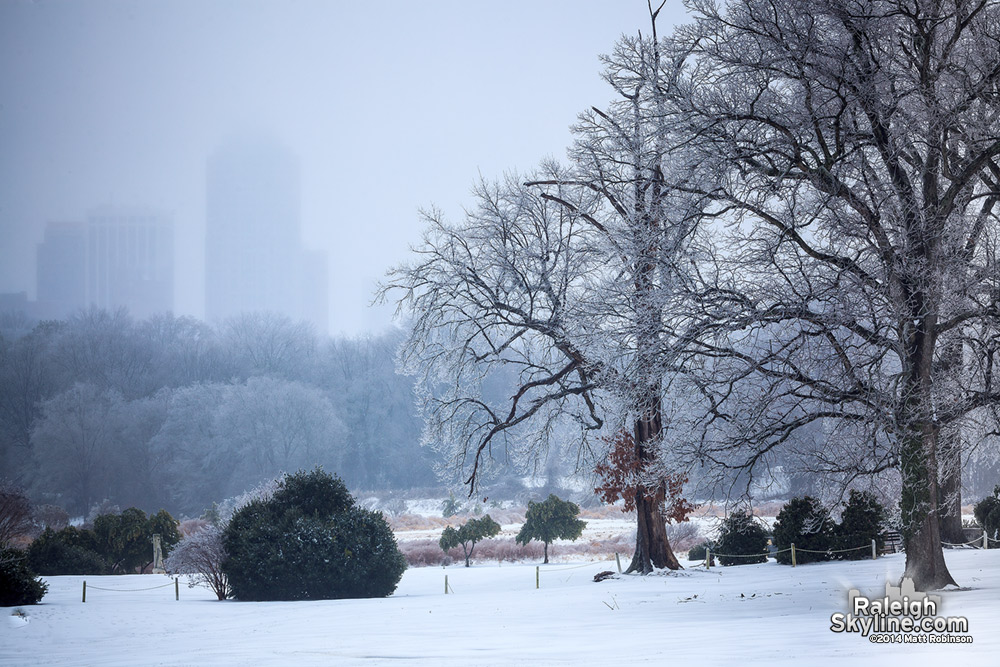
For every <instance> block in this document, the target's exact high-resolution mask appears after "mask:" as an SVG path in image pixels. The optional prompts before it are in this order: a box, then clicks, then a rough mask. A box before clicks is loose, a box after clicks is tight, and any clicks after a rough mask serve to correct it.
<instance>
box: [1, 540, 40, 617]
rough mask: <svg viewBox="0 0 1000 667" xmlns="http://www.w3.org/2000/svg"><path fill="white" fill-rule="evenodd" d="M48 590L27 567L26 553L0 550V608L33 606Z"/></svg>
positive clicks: (6, 549) (5, 549) (14, 550)
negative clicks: (23, 605) (21, 605)
mask: <svg viewBox="0 0 1000 667" xmlns="http://www.w3.org/2000/svg"><path fill="white" fill-rule="evenodd" d="M48 590H49V586H48V584H46V583H45V582H44V581H42V580H41V579H39V578H38V577H37V576H36V575H35V573H34V572H32V571H31V569H30V568H29V567H28V555H27V554H26V553H24V552H23V551H18V550H17V549H9V548H4V549H0V607H13V606H14V605H19V604H35V603H37V602H38V601H39V600H41V599H42V598H43V597H44V596H45V593H46V591H48Z"/></svg>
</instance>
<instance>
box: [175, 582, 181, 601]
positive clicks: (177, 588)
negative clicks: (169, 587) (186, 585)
mask: <svg viewBox="0 0 1000 667" xmlns="http://www.w3.org/2000/svg"><path fill="white" fill-rule="evenodd" d="M174 599H175V600H177V601H178V602H180V600H181V584H180V577H174Z"/></svg>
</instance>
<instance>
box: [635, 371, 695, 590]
mask: <svg viewBox="0 0 1000 667" xmlns="http://www.w3.org/2000/svg"><path fill="white" fill-rule="evenodd" d="M645 404H646V405H645V409H644V410H640V413H639V414H640V415H641V417H640V418H639V419H638V420H636V424H635V448H636V456H637V457H638V458H639V460H640V461H648V460H649V459H651V458H652V457H653V455H654V454H653V452H652V451H651V450H650V447H649V445H651V444H652V443H653V442H654V441H655V440H656V439H657V438H659V435H660V431H661V429H662V428H663V424H662V418H661V402H660V397H659V393H658V392H656V391H653V390H650V391H649V392H647V393H646V401H645ZM665 494H666V488H665V485H664V484H661V485H659V486H658V487H657V488H648V487H639V488H638V489H637V490H636V494H635V514H636V523H637V526H636V533H635V553H634V554H633V555H632V562H631V563H630V564H629V566H628V569H627V570H626V571H625V573H626V574H629V573H632V572H636V573H639V574H649V573H650V572H652V571H653V569H654V568H661V569H662V568H669V569H671V570H679V569H680V568H681V564H680V563H678V562H677V557H676V556H674V552H673V550H672V549H671V548H670V540H669V539H668V538H667V522H666V520H665V519H664V517H663V514H662V512H661V511H660V507H661V506H662V504H663V501H664V498H665Z"/></svg>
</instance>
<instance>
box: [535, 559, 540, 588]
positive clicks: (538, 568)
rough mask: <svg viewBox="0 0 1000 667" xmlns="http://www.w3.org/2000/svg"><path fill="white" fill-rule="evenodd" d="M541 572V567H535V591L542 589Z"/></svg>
mask: <svg viewBox="0 0 1000 667" xmlns="http://www.w3.org/2000/svg"><path fill="white" fill-rule="evenodd" d="M540 571H541V567H539V566H538V565H536V566H535V590H536V591H537V590H538V589H539V588H541V575H540V574H539V572H540Z"/></svg>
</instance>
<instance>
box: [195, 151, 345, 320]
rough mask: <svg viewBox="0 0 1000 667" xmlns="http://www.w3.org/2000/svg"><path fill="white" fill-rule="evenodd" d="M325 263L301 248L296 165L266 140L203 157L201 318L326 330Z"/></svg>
mask: <svg viewBox="0 0 1000 667" xmlns="http://www.w3.org/2000/svg"><path fill="white" fill-rule="evenodd" d="M326 285H327V283H326V260H325V256H323V255H322V253H318V252H315V251H307V250H305V249H304V248H303V246H302V240H301V222H300V214H299V166H298V161H297V159H296V158H295V156H294V155H292V154H291V153H290V152H289V151H287V150H286V149H284V148H283V147H281V146H280V145H277V144H274V143H271V142H268V141H265V140H254V141H241V142H232V143H229V144H226V145H224V146H223V147H222V148H220V149H219V150H218V151H216V152H215V153H214V154H213V155H212V156H211V157H210V158H209V160H208V169H207V181H206V219H205V318H206V319H207V320H209V321H210V322H220V321H222V320H224V319H226V318H228V317H231V316H233V315H236V314H238V313H241V312H248V311H272V312H278V313H283V314H285V315H288V316H289V317H291V318H292V319H295V320H306V321H308V322H312V323H313V324H314V325H315V326H316V328H317V331H319V332H320V333H326V331H327V328H328V327H327V315H326V299H327V290H326Z"/></svg>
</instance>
